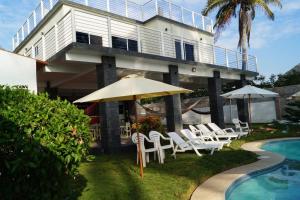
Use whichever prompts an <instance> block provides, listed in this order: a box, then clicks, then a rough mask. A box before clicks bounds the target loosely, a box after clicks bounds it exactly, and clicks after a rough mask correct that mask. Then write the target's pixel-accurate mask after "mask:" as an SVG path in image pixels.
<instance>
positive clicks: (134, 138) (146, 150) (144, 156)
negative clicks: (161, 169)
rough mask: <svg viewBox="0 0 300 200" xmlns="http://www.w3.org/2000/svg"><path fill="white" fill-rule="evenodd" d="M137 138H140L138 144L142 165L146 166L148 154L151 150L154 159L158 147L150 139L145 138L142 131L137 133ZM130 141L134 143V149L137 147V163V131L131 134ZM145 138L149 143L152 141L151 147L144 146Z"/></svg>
mask: <svg viewBox="0 0 300 200" xmlns="http://www.w3.org/2000/svg"><path fill="white" fill-rule="evenodd" d="M139 138H140V144H141V153H142V159H143V166H144V167H146V162H147V163H149V154H150V153H151V152H153V153H154V160H156V154H158V149H157V148H156V147H155V145H154V142H153V141H151V140H150V139H148V138H147V136H145V135H144V134H142V133H139ZM131 139H132V142H133V143H134V144H136V149H137V154H136V159H137V164H138V162H139V152H138V151H139V147H138V137H137V133H134V134H132V136H131ZM145 140H146V141H147V142H149V143H153V146H154V147H153V148H146V147H145ZM158 156H159V155H158Z"/></svg>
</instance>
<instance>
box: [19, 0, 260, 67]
mask: <svg viewBox="0 0 300 200" xmlns="http://www.w3.org/2000/svg"><path fill="white" fill-rule="evenodd" d="M45 1H49V2H51V4H45ZM73 1H75V0H73ZM115 1H116V0H108V1H106V4H104V5H105V6H104V5H102V4H100V3H99V4H95V3H96V2H101V1H99V0H97V1H96V0H86V1H84V2H85V3H86V5H91V6H94V7H97V8H100V7H101V6H102V7H107V5H109V6H108V8H107V9H108V10H110V11H111V12H115V13H118V14H122V12H121V10H116V9H117V8H122V7H118V6H113V5H115V3H113V2H115ZM118 1H121V0H118ZM122 1H123V0H122ZM76 2H79V3H82V0H76ZM92 2H94V4H92ZM153 2H154V3H155V4H156V6H155V4H154V6H155V7H156V8H158V9H157V10H158V13H159V15H169V17H171V18H172V19H174V20H176V19H175V11H176V10H177V11H178V10H180V11H181V12H180V14H179V15H178V16H180V15H181V18H178V19H177V21H180V20H182V21H180V22H185V23H188V20H187V19H188V18H187V17H185V16H186V15H184V14H183V12H185V10H184V9H183V8H180V9H174V8H173V7H174V4H170V3H168V5H169V7H168V9H169V13H167V12H164V10H166V9H164V7H163V6H162V2H165V1H161V0H151V1H149V2H147V3H146V4H144V5H141V6H139V8H142V10H143V9H146V6H149V5H151V4H152V3H153ZM56 3H58V0H56V1H55V0H52V1H51V0H44V1H42V3H41V4H40V5H39V6H38V8H37V9H36V10H35V11H34V12H33V13H32V15H31V16H30V17H29V18H28V20H27V21H26V23H25V25H24V26H23V27H22V28H21V29H20V30H21V31H19V32H20V33H17V35H16V36H17V40H20V39H18V38H19V35H21V36H22V39H23V40H24V38H25V37H26V36H27V35H28V34H29V33H30V32H31V31H32V29H33V28H31V27H32V26H31V25H32V24H33V25H35V26H36V24H37V23H38V22H39V21H41V19H42V16H45V15H46V14H47V13H48V12H49V10H50V8H52V7H53V6H54V4H56ZM102 3H103V1H102ZM107 3H108V4H107ZM125 3H126V4H125V5H126V9H125V11H124V13H123V14H124V15H125V16H128V17H131V18H133V17H134V16H135V17H136V18H139V17H143V19H144V20H147V19H149V18H151V17H150V16H155V11H154V12H153V14H149V13H150V12H151V9H150V8H151V7H152V6H149V9H148V8H147V9H146V10H147V13H148V14H146V13H145V12H142V13H141V14H139V13H135V12H133V10H132V9H131V7H132V6H130V5H131V3H128V1H125ZM134 5H137V4H134ZM45 7H46V8H49V9H45ZM171 7H172V9H171V11H170V8H171ZM42 8H43V9H42ZM40 10H43V12H37V11H40ZM137 10H140V9H137ZM37 13H39V14H37ZM133 13H135V15H134V16H133ZM191 13H192V14H191V15H192V16H194V17H192V18H191V19H192V22H191V23H193V24H191V25H192V26H195V27H197V28H199V27H198V25H199V23H198V21H197V20H196V19H197V17H195V15H197V14H196V13H194V12H191ZM201 19H206V18H204V17H202V16H201ZM210 22H211V21H210ZM201 23H202V26H201V27H202V28H203V27H208V26H209V25H207V26H205V25H206V24H205V22H204V21H203V20H202V21H201ZM35 26H33V27H35ZM26 27H27V28H26ZM210 27H211V24H210ZM120 30H122V31H120ZM209 30H210V31H212V30H211V29H209ZM78 32H79V33H83V34H85V35H83V37H86V38H87V39H85V41H91V38H93V39H96V40H101V42H100V43H101V46H103V47H109V48H114V46H113V38H116V37H117V38H120V39H123V40H125V41H127V48H128V41H129V40H130V41H131V42H133V43H134V44H135V45H136V46H135V48H134V51H136V52H139V53H144V54H151V55H157V56H162V57H168V58H173V59H179V60H188V61H195V62H200V63H205V64H212V65H216V66H222V67H227V68H235V69H242V53H240V52H237V51H232V50H229V49H226V48H222V47H218V46H215V45H211V44H206V43H203V42H200V41H196V40H191V39H189V38H184V37H181V36H178V35H173V34H170V33H167V32H164V31H161V30H156V29H153V28H148V27H145V26H143V25H141V24H138V23H130V22H125V21H123V20H118V19H115V18H111V19H108V18H107V17H105V16H101V15H93V14H92V13H90V14H88V13H86V12H81V11H80V9H77V10H75V11H72V10H70V11H69V12H68V13H66V14H65V15H64V17H63V18H62V19H60V20H59V21H58V22H57V23H56V24H55V25H53V27H50V29H49V30H47V31H46V32H45V34H43V35H41V36H40V38H39V39H38V40H37V41H35V43H34V45H32V46H31V47H27V48H26V53H25V55H26V56H30V57H34V58H37V59H40V60H48V59H49V58H51V57H52V56H54V55H55V54H56V53H58V52H59V51H61V50H62V49H63V48H65V47H66V46H68V45H69V44H71V43H73V42H80V41H78V38H77V34H78ZM25 33H26V34H25ZM95 37H96V38H95ZM19 42H20V41H19ZM100 43H99V44H100ZM99 44H98V45H99ZM91 45H92V44H91ZM125 46H126V45H125ZM186 49H189V52H188V54H189V55H187V52H186V51H187V50H186ZM126 50H130V49H126ZM246 70H248V71H253V72H257V59H256V57H255V56H251V55H248V60H247V68H246Z"/></svg>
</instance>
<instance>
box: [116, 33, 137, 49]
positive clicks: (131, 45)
mask: <svg viewBox="0 0 300 200" xmlns="http://www.w3.org/2000/svg"><path fill="white" fill-rule="evenodd" d="M112 48H116V49H123V50H126V51H135V52H138V43H137V41H136V40H130V39H124V38H119V37H115V36H112Z"/></svg>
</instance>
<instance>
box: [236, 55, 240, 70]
mask: <svg viewBox="0 0 300 200" xmlns="http://www.w3.org/2000/svg"><path fill="white" fill-rule="evenodd" d="M235 54H236V65H237V67H236V68H237V69H238V68H239V67H240V61H239V55H238V52H237V51H236V52H235Z"/></svg>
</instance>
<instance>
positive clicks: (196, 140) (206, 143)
mask: <svg viewBox="0 0 300 200" xmlns="http://www.w3.org/2000/svg"><path fill="white" fill-rule="evenodd" d="M180 132H181V134H182V135H183V136H184V137H185V138H186V139H187V140H189V141H191V142H192V143H194V144H200V145H203V146H206V147H207V148H206V149H211V148H215V149H218V150H221V149H222V148H223V146H224V144H226V142H225V143H224V142H220V141H214V140H210V141H205V140H204V138H203V137H202V136H196V135H195V134H193V133H192V132H191V131H190V130H189V129H183V130H181V131H180Z"/></svg>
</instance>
